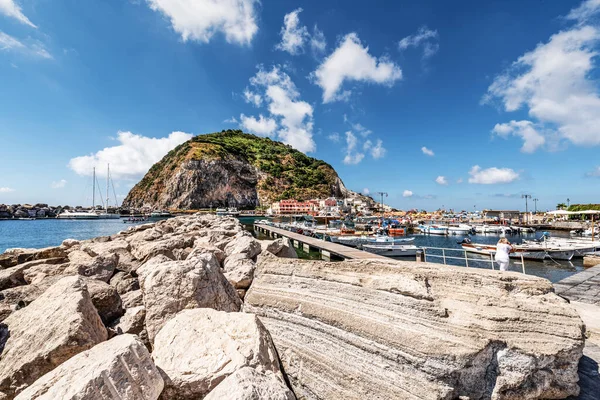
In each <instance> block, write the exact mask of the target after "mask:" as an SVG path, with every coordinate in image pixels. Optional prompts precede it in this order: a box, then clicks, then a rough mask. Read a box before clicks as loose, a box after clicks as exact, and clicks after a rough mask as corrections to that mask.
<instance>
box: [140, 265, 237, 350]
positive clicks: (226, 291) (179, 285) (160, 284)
mask: <svg viewBox="0 0 600 400" xmlns="http://www.w3.org/2000/svg"><path fill="white" fill-rule="evenodd" d="M137 272H138V273H139V279H140V286H141V288H142V294H143V296H144V306H145V307H146V329H147V330H148V336H149V338H150V341H151V342H152V341H153V339H154V336H156V334H157V333H158V331H159V330H160V328H161V327H162V326H163V325H164V324H165V323H166V322H167V321H168V320H169V319H171V318H172V317H173V316H174V315H175V314H177V313H178V312H179V311H181V310H183V309H186V308H202V307H209V308H214V309H216V310H220V311H239V309H240V304H241V302H240V299H239V297H238V295H237V293H236V292H235V290H234V289H233V287H232V286H231V284H230V283H229V282H228V281H227V279H226V278H225V277H224V276H223V273H222V272H221V269H220V267H219V265H218V263H217V261H216V259H215V258H214V256H212V255H210V254H202V255H199V256H198V257H197V258H195V259H192V260H185V261H171V262H163V263H160V264H152V263H151V264H149V265H148V264H146V265H144V266H142V267H140V269H138V271H137Z"/></svg>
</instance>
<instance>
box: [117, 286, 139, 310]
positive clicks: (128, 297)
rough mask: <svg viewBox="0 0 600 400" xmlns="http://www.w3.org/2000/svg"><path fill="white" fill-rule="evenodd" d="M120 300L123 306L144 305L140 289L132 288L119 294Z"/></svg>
mask: <svg viewBox="0 0 600 400" xmlns="http://www.w3.org/2000/svg"><path fill="white" fill-rule="evenodd" d="M121 301H122V302H123V307H124V308H131V307H137V306H142V305H144V295H143V294H142V290H141V289H140V290H133V291H131V292H127V293H125V294H122V295H121Z"/></svg>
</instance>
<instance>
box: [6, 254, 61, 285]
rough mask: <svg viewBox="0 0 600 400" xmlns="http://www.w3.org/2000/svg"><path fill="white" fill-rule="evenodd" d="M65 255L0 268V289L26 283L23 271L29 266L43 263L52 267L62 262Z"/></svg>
mask: <svg viewBox="0 0 600 400" xmlns="http://www.w3.org/2000/svg"><path fill="white" fill-rule="evenodd" d="M66 260H67V259H66V258H65V257H57V258H48V259H44V260H35V261H28V262H25V263H23V264H18V265H16V266H14V267H10V268H7V269H3V270H0V290H4V289H9V288H11V287H15V286H21V285H25V284H27V283H28V282H27V280H26V279H25V275H24V274H25V273H26V272H27V270H29V269H30V268H33V267H36V266H40V265H44V266H48V267H50V268H53V267H54V266H55V265H56V264H60V263H64V262H65V261H66Z"/></svg>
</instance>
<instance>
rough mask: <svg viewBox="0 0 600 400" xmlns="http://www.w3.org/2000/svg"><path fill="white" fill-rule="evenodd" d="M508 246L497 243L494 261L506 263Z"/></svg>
mask: <svg viewBox="0 0 600 400" xmlns="http://www.w3.org/2000/svg"><path fill="white" fill-rule="evenodd" d="M510 249H511V247H510V245H509V244H506V243H499V244H498V246H496V257H495V259H496V261H500V262H507V261H509V259H508V254H509V253H510Z"/></svg>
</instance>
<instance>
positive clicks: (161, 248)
mask: <svg viewBox="0 0 600 400" xmlns="http://www.w3.org/2000/svg"><path fill="white" fill-rule="evenodd" d="M130 243H131V254H132V255H133V256H134V257H135V259H136V260H139V261H140V262H142V263H143V262H145V261H147V260H149V259H151V258H153V257H156V256H158V255H164V256H166V257H168V258H170V259H172V260H174V259H175V256H174V255H173V250H175V249H184V248H186V247H193V245H194V239H193V238H190V237H182V236H174V237H169V238H166V239H163V240H155V241H151V242H148V241H145V240H136V241H131V242H130Z"/></svg>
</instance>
